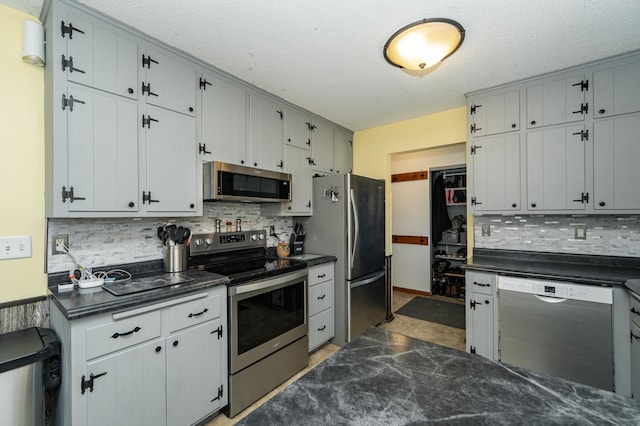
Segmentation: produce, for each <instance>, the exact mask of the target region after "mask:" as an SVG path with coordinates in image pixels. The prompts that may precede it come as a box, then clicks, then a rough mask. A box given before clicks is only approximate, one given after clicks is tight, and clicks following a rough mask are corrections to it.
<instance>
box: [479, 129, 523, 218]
mask: <svg viewBox="0 0 640 426" xmlns="http://www.w3.org/2000/svg"><path fill="white" fill-rule="evenodd" d="M469 174H470V175H471V179H470V181H469V182H468V186H469V189H470V194H471V197H470V203H471V205H472V207H473V209H474V210H475V211H477V212H501V211H511V212H518V211H520V210H521V209H522V206H521V205H520V135H519V134H518V133H515V134H508V135H500V136H493V137H488V138H484V139H481V140H475V144H474V145H472V146H471V150H470V156H469Z"/></svg>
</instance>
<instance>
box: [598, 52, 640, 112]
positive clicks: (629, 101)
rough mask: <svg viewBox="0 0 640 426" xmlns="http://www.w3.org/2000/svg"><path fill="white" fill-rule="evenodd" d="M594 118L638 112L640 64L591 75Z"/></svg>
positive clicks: (639, 104) (636, 63)
mask: <svg viewBox="0 0 640 426" xmlns="http://www.w3.org/2000/svg"><path fill="white" fill-rule="evenodd" d="M593 104H594V108H593V110H594V117H595V118H600V117H610V116H612V115H617V114H626V113H631V112H638V111H640V62H633V63H630V64H624V65H620V66H617V67H613V68H609V69H606V70H602V71H597V72H595V73H594V74H593Z"/></svg>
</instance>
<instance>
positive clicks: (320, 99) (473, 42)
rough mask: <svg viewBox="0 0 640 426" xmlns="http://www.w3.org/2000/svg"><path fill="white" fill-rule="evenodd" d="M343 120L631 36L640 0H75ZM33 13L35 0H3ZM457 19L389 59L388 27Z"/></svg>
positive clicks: (587, 55)
mask: <svg viewBox="0 0 640 426" xmlns="http://www.w3.org/2000/svg"><path fill="white" fill-rule="evenodd" d="M79 1H80V2H81V3H85V4H87V5H88V6H90V7H92V8H95V9H97V10H99V11H101V12H103V13H105V14H107V15H109V16H112V17H114V18H116V19H118V20H120V21H122V22H125V23H126V24H129V25H131V26H133V27H135V28H138V29H139V30H141V31H142V32H144V33H147V34H149V35H151V36H152V37H155V38H157V39H159V40H161V41H163V42H165V43H168V44H170V45H173V46H175V47H177V48H178V49H181V50H183V51H185V52H188V53H190V54H192V55H194V56H196V57H198V58H201V59H202V60H204V61H205V62H208V63H210V64H212V65H214V66H216V67H218V68H220V69H222V70H224V71H226V72H228V73H230V74H233V75H235V76H237V77H238V78H240V79H242V80H244V81H247V82H249V83H251V84H253V85H255V86H257V87H259V88H261V89H263V90H266V91H268V92H270V93H273V94H275V95H278V96H280V97H282V98H284V99H286V100H288V101H290V102H292V103H294V104H297V105H300V106H302V107H304V108H306V109H308V110H310V111H312V112H314V113H317V114H319V115H321V116H324V117H326V118H328V119H330V120H332V121H335V122H337V123H339V124H341V125H343V126H345V127H347V128H349V129H352V130H362V129H366V128H371V127H375V126H379V125H383V124H387V123H391V122H396V121H401V120H407V119H411V118H414V117H419V116H422V115H426V114H431V113H435V112H439V111H443V110H447V109H450V108H455V107H460V106H463V105H464V104H465V99H464V93H466V92H469V91H474V90H479V89H484V88H487V87H492V86H496V85H499V84H502V83H506V82H509V81H514V80H519V79H522V78H527V77H531V76H534V75H538V74H542V73H545V72H549V71H555V70H558V69H562V68H566V67H569V66H573V65H578V64H582V63H585V62H589V61H592V60H596V59H600V58H604V57H608V56H612V55H615V54H619V53H623V52H628V51H631V50H635V49H639V48H640V1H638V0H535V1H532V0H483V1H480V0H456V1H451V0H430V1H425V0H399V1H389V0H384V1H383V0H349V1H345V0H322V1H317V0H315V1H309V0H272V1H256V0H233V1H229V0H208V1H202V0H181V1H177V0H134V1H132V0H79ZM0 3H4V4H6V5H8V6H11V7H13V8H15V9H18V10H22V11H25V12H27V13H30V14H33V15H34V16H39V13H40V9H41V5H42V1H41V0H0ZM434 17H446V18H450V19H454V20H456V21H458V22H460V23H461V24H462V26H464V28H465V30H466V38H465V41H464V43H463V45H462V46H461V47H460V49H459V50H458V51H457V52H456V53H455V54H454V55H453V56H451V57H450V58H448V59H447V60H446V61H444V62H443V63H442V64H440V65H439V66H437V67H434V69H433V70H432V71H431V72H430V73H428V74H426V75H423V76H420V77H419V76H415V75H409V74H408V73H406V72H404V71H402V70H400V69H398V68H395V67H392V66H390V65H389V64H387V63H386V62H385V60H384V57H383V55H382V46H383V45H384V43H385V42H386V40H387V38H388V37H389V36H390V35H391V34H393V33H394V32H395V31H396V30H398V29H399V28H401V27H403V26H404V25H407V24H409V23H411V22H414V21H417V20H420V19H423V18H434Z"/></svg>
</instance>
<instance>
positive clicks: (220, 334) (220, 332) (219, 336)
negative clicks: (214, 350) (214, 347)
mask: <svg viewBox="0 0 640 426" xmlns="http://www.w3.org/2000/svg"><path fill="white" fill-rule="evenodd" d="M211 334H217V335H218V340H220V339H222V334H223V333H222V324H220V325H219V326H218V328H216V329H215V330H213V331H212V332H211Z"/></svg>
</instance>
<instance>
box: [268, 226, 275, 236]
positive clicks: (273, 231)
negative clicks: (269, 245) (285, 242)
mask: <svg viewBox="0 0 640 426" xmlns="http://www.w3.org/2000/svg"><path fill="white" fill-rule="evenodd" d="M269 236H271V237H275V236H276V227H275V226H273V225H271V226H269Z"/></svg>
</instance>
